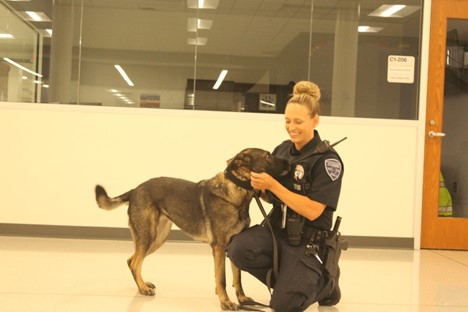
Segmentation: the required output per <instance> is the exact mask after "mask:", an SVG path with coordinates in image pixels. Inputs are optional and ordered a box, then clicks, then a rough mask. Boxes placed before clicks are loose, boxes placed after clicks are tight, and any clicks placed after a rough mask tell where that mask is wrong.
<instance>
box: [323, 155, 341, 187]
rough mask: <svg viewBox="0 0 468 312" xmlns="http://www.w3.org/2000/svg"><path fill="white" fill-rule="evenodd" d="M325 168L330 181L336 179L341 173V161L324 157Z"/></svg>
mask: <svg viewBox="0 0 468 312" xmlns="http://www.w3.org/2000/svg"><path fill="white" fill-rule="evenodd" d="M325 170H326V171H327V174H328V176H329V177H330V179H332V181H336V179H338V178H339V177H340V175H341V163H340V162H339V161H338V160H337V159H334V158H328V159H325Z"/></svg>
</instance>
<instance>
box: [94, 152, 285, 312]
mask: <svg viewBox="0 0 468 312" xmlns="http://www.w3.org/2000/svg"><path fill="white" fill-rule="evenodd" d="M251 171H255V172H268V173H270V174H271V175H273V176H281V175H285V174H286V173H287V172H288V171H289V163H288V162H287V161H285V160H282V159H278V158H275V157H274V156H272V155H271V154H270V153H269V152H267V151H264V150H262V149H258V148H248V149H245V150H243V151H241V152H240V153H238V154H237V155H236V156H235V157H234V158H232V159H230V160H229V161H228V165H227V168H226V170H225V172H230V173H231V174H232V175H227V174H226V173H225V172H220V173H218V174H217V175H215V176H214V177H212V178H211V179H207V180H202V181H199V182H197V183H196V182H191V181H187V180H183V179H177V178H170V177H159V178H153V179H150V180H148V181H146V182H144V183H142V184H140V185H139V186H138V187H136V188H135V189H133V190H130V191H128V192H127V193H125V194H122V195H120V196H117V197H114V198H110V197H109V196H108V195H107V193H106V191H105V190H104V188H103V187H102V186H100V185H97V186H96V201H97V203H98V205H99V207H100V208H102V209H107V210H110V209H114V208H117V207H118V206H121V205H122V204H126V203H128V215H129V227H130V230H131V233H132V237H133V241H134V243H135V253H134V254H133V255H132V256H131V257H130V258H129V259H128V261H127V263H128V266H129V267H130V271H131V272H132V274H133V277H134V279H135V282H136V284H137V285H138V289H139V291H140V293H142V294H143V295H155V286H154V284H152V283H150V282H145V281H144V280H143V278H142V276H141V267H142V263H143V260H144V258H145V257H146V256H147V255H149V254H151V253H153V252H154V251H156V250H157V249H158V248H159V247H161V245H162V244H163V243H164V242H165V240H166V238H167V236H168V235H169V232H170V229H171V225H172V223H175V224H176V225H177V226H178V227H179V228H180V229H181V230H182V231H184V232H185V233H187V234H188V235H190V236H191V237H192V238H194V239H196V240H200V241H203V242H206V243H209V244H210V245H211V248H212V249H213V257H214V267H215V282H216V294H217V295H218V297H219V300H220V303H221V308H222V309H223V310H238V309H239V306H238V305H237V304H235V303H233V302H232V301H231V300H230V299H229V297H228V295H227V293H226V276H225V258H226V257H225V249H226V246H227V244H228V243H229V241H230V239H231V237H232V236H233V235H235V234H237V233H239V232H241V231H242V230H244V229H245V228H247V227H248V226H249V224H250V217H249V204H250V202H251V200H252V198H253V195H254V191H253V190H251V189H248V187H247V188H246V187H241V186H238V185H242V183H238V181H243V182H244V183H247V184H248V182H249V181H250V172H251ZM226 176H228V177H229V178H227V177H226ZM233 181H234V182H236V183H237V184H236V183H234V182H233ZM248 185H249V184H248ZM232 272H233V286H234V287H235V290H236V295H237V299H238V301H239V303H244V302H247V301H250V300H251V299H250V298H248V297H247V296H246V295H245V294H244V291H243V289H242V284H241V278H240V270H239V269H238V268H237V267H235V265H234V264H232Z"/></svg>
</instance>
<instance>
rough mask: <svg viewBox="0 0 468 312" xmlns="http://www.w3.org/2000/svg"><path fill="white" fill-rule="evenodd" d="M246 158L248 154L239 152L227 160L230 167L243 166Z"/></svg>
mask: <svg viewBox="0 0 468 312" xmlns="http://www.w3.org/2000/svg"><path fill="white" fill-rule="evenodd" d="M244 158H246V155H245V154H244V153H242V152H240V153H239V154H237V155H236V156H234V157H232V158H231V159H229V160H228V161H227V165H228V168H238V167H241V166H242V164H243V162H244Z"/></svg>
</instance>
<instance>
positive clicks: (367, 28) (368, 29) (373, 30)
mask: <svg viewBox="0 0 468 312" xmlns="http://www.w3.org/2000/svg"><path fill="white" fill-rule="evenodd" d="M382 29H383V27H372V26H359V27H358V32H360V33H378V32H379V31H381V30H382Z"/></svg>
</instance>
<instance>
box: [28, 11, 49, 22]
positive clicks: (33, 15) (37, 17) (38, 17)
mask: <svg viewBox="0 0 468 312" xmlns="http://www.w3.org/2000/svg"><path fill="white" fill-rule="evenodd" d="M24 17H25V18H26V19H27V20H28V21H33V22H51V20H50V18H49V17H48V16H47V14H45V13H44V12H35V11H26V12H24Z"/></svg>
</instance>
